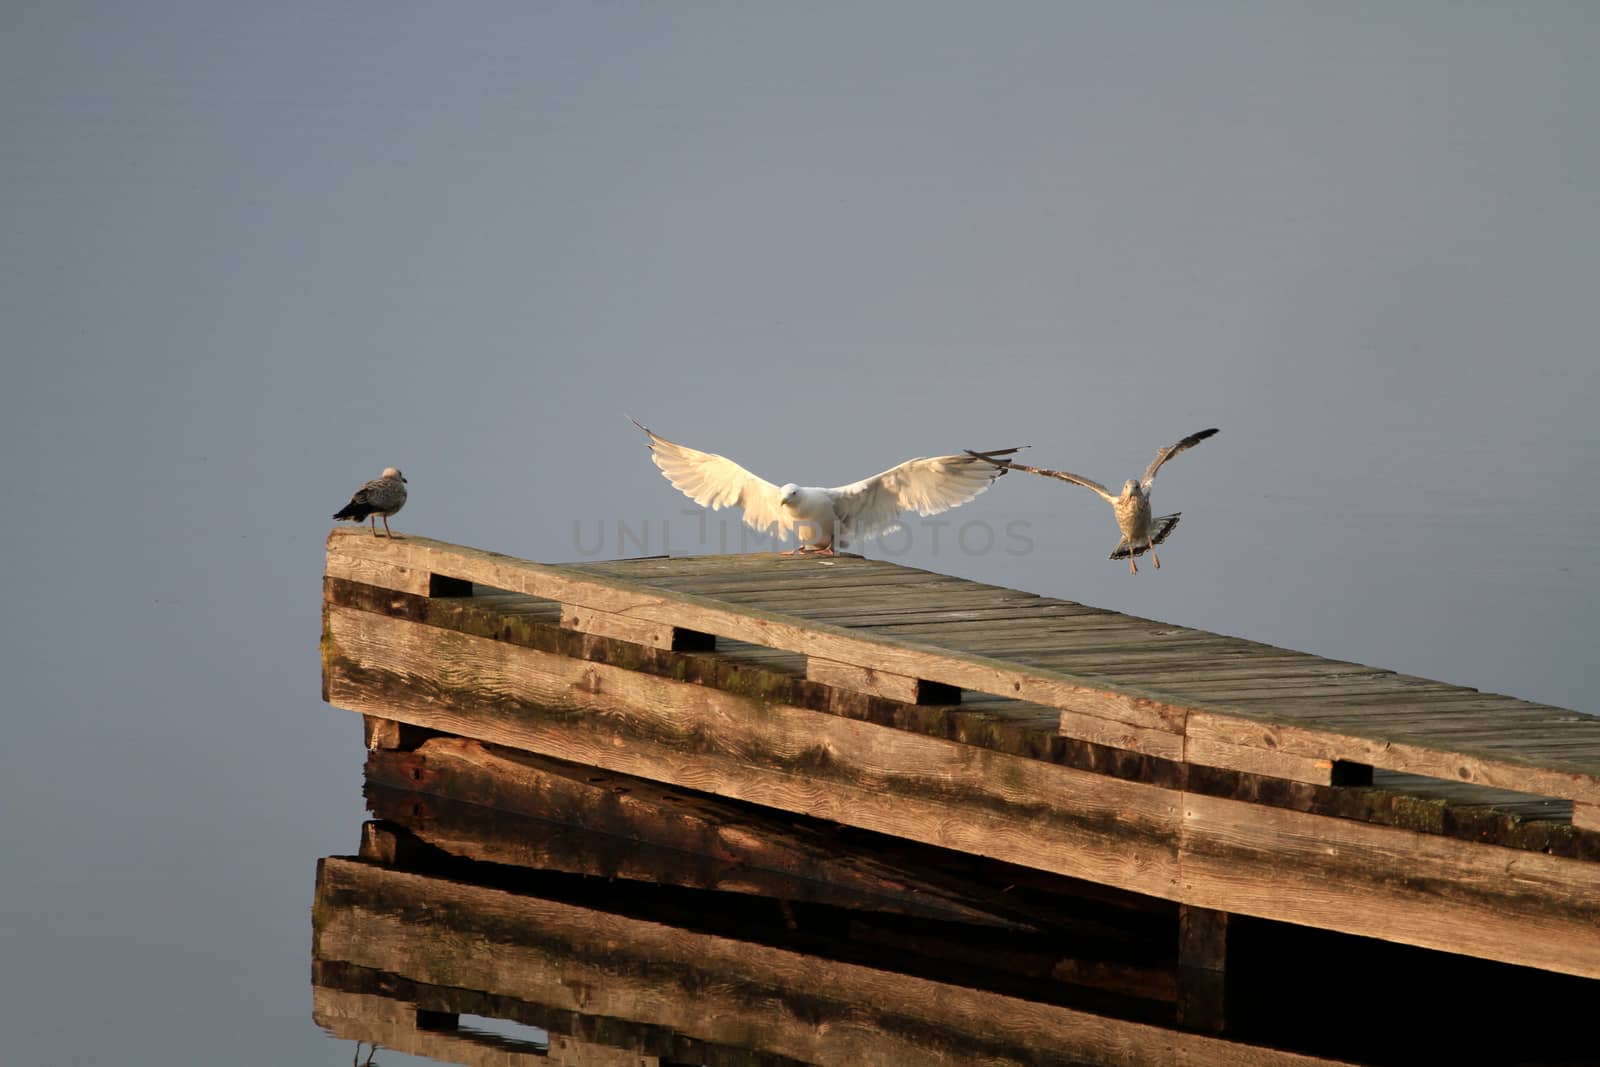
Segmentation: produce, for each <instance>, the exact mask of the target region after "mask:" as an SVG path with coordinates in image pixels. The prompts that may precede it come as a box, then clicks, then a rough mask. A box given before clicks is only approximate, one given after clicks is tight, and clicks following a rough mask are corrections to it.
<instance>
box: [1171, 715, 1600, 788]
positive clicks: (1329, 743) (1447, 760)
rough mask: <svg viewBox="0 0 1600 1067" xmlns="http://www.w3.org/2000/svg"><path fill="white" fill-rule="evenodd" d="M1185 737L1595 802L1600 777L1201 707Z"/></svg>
mask: <svg viewBox="0 0 1600 1067" xmlns="http://www.w3.org/2000/svg"><path fill="white" fill-rule="evenodd" d="M1185 741H1186V744H1187V745H1188V746H1189V747H1190V748H1192V749H1194V750H1195V751H1197V752H1209V751H1218V752H1220V751H1222V750H1221V749H1220V748H1215V747H1214V746H1218V745H1231V746H1234V747H1236V748H1241V749H1257V750H1263V751H1266V752H1269V753H1276V754H1279V755H1282V756H1287V757H1303V758H1309V759H1312V760H1328V761H1339V762H1345V763H1355V764H1363V765H1367V766H1372V767H1380V768H1383V769H1386V770H1395V771H1407V772H1410V773H1412V774H1421V775H1426V776H1428V777H1430V778H1443V779H1446V780H1448V781H1457V782H1467V783H1470V784H1474V785H1487V786H1494V787H1497V788H1500V789H1513V790H1516V791H1517V792H1521V793H1532V794H1534V795H1536V796H1548V797H1561V798H1563V799H1566V800H1575V801H1582V802H1585V803H1591V804H1593V803H1600V777H1597V776H1595V775H1593V774H1589V773H1584V772H1579V771H1567V770H1560V769H1557V768H1554V767H1542V766H1539V765H1538V764H1537V763H1535V762H1533V761H1531V760H1529V759H1527V758H1526V757H1524V756H1521V755H1520V754H1519V753H1517V752H1515V751H1505V752H1503V753H1491V752H1488V751H1486V750H1485V751H1478V752H1459V751H1450V750H1446V749H1441V748H1437V747H1433V746H1429V745H1423V744H1418V743H1415V742H1408V741H1402V740H1381V739H1378V738H1375V737H1361V736H1356V735H1354V734H1351V733H1348V732H1342V731H1334V730H1329V729H1319V728H1317V727H1315V726H1313V725H1309V724H1308V725H1294V724H1291V723H1286V722H1262V721H1252V720H1249V719H1241V718H1238V717H1235V716H1227V715H1217V714H1213V713H1211V712H1206V711H1194V712H1191V713H1190V715H1189V721H1188V726H1187V729H1186V731H1185ZM1197 762H1204V761H1203V760H1200V761H1197ZM1241 769H1244V768H1241ZM1263 773H1271V772H1263ZM1285 777H1292V775H1285ZM1302 780H1303V779H1302Z"/></svg>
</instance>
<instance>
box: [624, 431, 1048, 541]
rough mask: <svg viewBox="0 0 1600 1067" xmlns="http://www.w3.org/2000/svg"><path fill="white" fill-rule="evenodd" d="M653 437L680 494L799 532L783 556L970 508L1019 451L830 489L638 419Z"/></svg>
mask: <svg viewBox="0 0 1600 1067" xmlns="http://www.w3.org/2000/svg"><path fill="white" fill-rule="evenodd" d="M633 424H634V425H635V426H637V427H639V429H641V430H643V431H644V432H645V433H646V434H647V435H648V436H649V438H650V457H651V459H653V460H655V464H656V466H658V467H660V468H661V473H662V474H664V475H666V478H667V481H669V482H671V483H672V484H673V486H674V487H675V488H677V489H678V490H679V491H680V492H682V493H683V495H684V496H687V497H688V498H689V499H690V500H693V501H694V502H695V503H696V504H700V505H701V506H703V507H709V508H711V509H712V510H713V511H716V510H718V509H720V508H725V507H732V506H734V505H736V504H737V505H738V506H739V507H742V508H743V509H744V521H745V524H746V525H748V526H750V527H752V528H754V529H757V530H760V531H762V532H763V533H775V534H776V535H777V536H778V537H780V538H787V537H788V535H789V532H790V531H791V530H795V529H796V528H797V527H798V533H797V536H798V538H799V542H800V543H799V545H798V547H796V548H794V549H791V550H789V551H788V552H785V553H783V554H784V555H786V556H788V555H793V554H794V553H796V552H818V553H821V554H822V555H832V554H833V552H834V548H835V545H836V544H837V546H838V547H840V548H843V547H845V544H846V542H845V539H846V538H858V537H870V536H872V535H873V534H878V533H888V532H890V531H893V530H896V529H898V528H899V527H900V512H902V511H914V512H916V513H917V514H918V515H937V514H938V513H939V512H941V511H946V510H948V509H950V508H953V507H958V506H959V505H961V504H965V503H966V502H967V501H969V500H971V499H972V498H973V497H975V496H977V495H978V494H979V493H981V492H983V491H984V490H985V489H987V488H989V486H990V485H991V484H992V483H993V482H994V480H995V479H996V478H998V477H1000V475H1002V474H1004V473H1005V472H1006V468H1007V466H1008V465H1009V464H1010V462H1011V461H1010V460H1009V459H1008V458H1006V457H1008V456H1010V455H1011V454H1012V453H1013V452H1016V451H1017V449H1015V448H1002V449H997V450H996V451H993V452H975V453H972V454H970V455H953V456H934V457H931V458H925V459H908V460H906V461H905V462H904V463H901V464H899V465H898V466H895V467H890V468H889V469H888V470H886V471H884V472H883V473H881V474H875V475H873V476H872V477H871V478H863V479H862V480H861V481H859V482H852V483H850V484H849V485H841V486H836V487H834V488H832V489H824V488H821V487H819V486H802V485H796V484H794V483H793V482H790V483H789V484H787V485H783V486H778V485H774V484H773V483H771V482H769V481H767V480H766V479H765V478H762V477H760V476H758V475H755V474H751V473H750V472H749V471H747V470H745V469H744V468H743V467H741V466H739V464H737V463H735V462H734V461H733V460H731V459H729V458H728V457H726V456H719V455H717V454H716V453H714V452H701V451H699V450H698V449H693V448H688V447H686V446H684V445H680V444H675V443H673V442H671V441H668V440H667V439H666V438H664V437H660V436H658V435H657V434H655V433H653V432H652V431H651V430H650V428H649V427H648V426H645V425H644V424H643V423H641V422H639V420H637V419H635V420H633Z"/></svg>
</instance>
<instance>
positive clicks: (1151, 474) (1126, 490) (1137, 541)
mask: <svg viewBox="0 0 1600 1067" xmlns="http://www.w3.org/2000/svg"><path fill="white" fill-rule="evenodd" d="M1216 432H1217V431H1216V428H1215V427H1213V428H1212V429H1209V430H1201V431H1200V432H1199V433H1192V434H1190V435H1189V436H1188V437H1185V438H1184V439H1183V440H1181V441H1179V442H1178V443H1177V444H1175V445H1168V446H1167V447H1166V448H1163V449H1162V450H1161V451H1159V452H1157V453H1156V458H1155V459H1153V460H1151V461H1150V466H1149V467H1147V468H1146V469H1145V472H1144V477H1143V478H1129V479H1128V480H1127V481H1126V482H1123V483H1122V494H1121V495H1120V496H1112V495H1111V493H1110V492H1109V491H1107V489H1106V487H1105V486H1103V485H1101V484H1100V483H1099V482H1097V481H1093V480H1092V479H1089V478H1085V477H1083V476H1082V475H1078V474H1068V473H1067V472H1066V471H1053V470H1046V469H1045V468H1043V467H1025V466H1023V465H1022V464H1021V463H1008V464H1007V466H1009V467H1010V468H1011V469H1012V470H1019V471H1027V472H1029V473H1030V474H1042V475H1044V476H1045V477H1046V478H1060V479H1061V480H1062V481H1064V482H1071V483H1072V484H1073V485H1081V486H1083V487H1084V488H1085V489H1093V490H1094V491H1095V492H1097V493H1099V494H1100V498H1101V499H1102V500H1104V501H1105V502H1106V503H1108V504H1110V505H1111V509H1112V510H1113V511H1115V512H1116V513H1117V526H1118V528H1120V529H1121V530H1122V540H1121V541H1120V542H1118V543H1117V547H1116V548H1114V549H1112V551H1111V556H1110V558H1111V559H1126V560H1127V561H1128V573H1130V574H1138V573H1139V566H1138V564H1136V563H1134V562H1133V557H1135V556H1137V555H1139V554H1141V553H1143V552H1145V551H1146V550H1148V551H1149V553H1150V558H1151V559H1153V560H1155V564H1156V569H1157V570H1160V569H1161V557H1160V556H1158V555H1156V546H1157V545H1159V544H1161V543H1162V542H1163V541H1165V540H1166V539H1167V536H1168V535H1169V534H1171V533H1172V531H1173V530H1174V529H1175V528H1176V527H1177V525H1178V517H1179V516H1180V515H1181V514H1182V513H1181V512H1173V513H1172V514H1171V515H1159V516H1157V517H1156V518H1154V519H1152V518H1151V517H1150V483H1151V482H1153V481H1155V480H1156V471H1158V470H1160V469H1161V465H1162V464H1163V463H1165V462H1166V461H1167V460H1169V459H1171V458H1172V457H1173V456H1176V455H1177V454H1178V453H1179V452H1183V451H1185V450H1187V449H1190V448H1193V447H1194V446H1195V445H1197V444H1199V443H1200V442H1201V441H1204V440H1205V439H1206V438H1208V437H1210V436H1212V435H1213V434H1215V433H1216ZM967 455H969V456H978V457H982V456H983V453H981V452H970V451H969V452H968V453H967Z"/></svg>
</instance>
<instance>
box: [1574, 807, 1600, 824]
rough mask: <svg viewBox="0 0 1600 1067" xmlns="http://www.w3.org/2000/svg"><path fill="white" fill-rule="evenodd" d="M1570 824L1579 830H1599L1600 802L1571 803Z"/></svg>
mask: <svg viewBox="0 0 1600 1067" xmlns="http://www.w3.org/2000/svg"><path fill="white" fill-rule="evenodd" d="M1572 825H1573V826H1575V827H1577V828H1578V829H1580V830H1600V804H1591V803H1588V802H1584V803H1579V804H1574V805H1572Z"/></svg>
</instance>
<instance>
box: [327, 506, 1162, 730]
mask: <svg viewBox="0 0 1600 1067" xmlns="http://www.w3.org/2000/svg"><path fill="white" fill-rule="evenodd" d="M367 540H368V541H373V542H374V544H375V545H376V544H377V541H378V539H375V538H371V537H369V538H367ZM328 552H329V555H330V556H333V555H340V554H348V555H354V556H358V557H361V558H378V559H385V560H388V559H392V560H394V561H396V562H399V563H401V564H403V565H407V566H411V567H414V568H415V567H427V568H428V569H430V570H431V571H433V572H434V573H444V574H449V575H450V576H452V577H459V578H464V579H466V580H469V581H473V582H479V583H481V584H484V585H489V586H493V587H495V588H498V589H510V590H513V591H516V592H523V593H527V594H529V595H531V596H537V597H541V598H543V599H546V600H557V601H560V602H562V603H570V604H584V605H585V606H587V607H589V608H592V609H596V610H600V611H608V612H612V613H614V614H619V615H628V616H631V617H634V618H639V619H648V620H653V621H657V622H668V623H672V624H674V625H681V626H684V627H686V628H689V629H694V630H698V631H701V632H703V633H710V634H715V635H717V636H718V637H728V638H732V639H734V640H740V641H749V642H751V643H752V644H759V645H768V646H772V647H777V648H783V649H785V650H787V651H791V652H803V653H805V654H807V655H816V656H821V657H823V658H825V659H832V660H836V661H838V662H841V663H850V664H852V665H854V666H858V667H868V666H870V667H873V668H874V669H882V670H887V671H891V672H893V673H896V674H904V675H909V676H912V677H917V678H926V679H928V680H929V681H934V682H941V683H943V684H945V685H950V686H954V687H956V688H959V689H973V690H977V691H979V692H985V693H993V694H994V695H996V696H1008V697H1015V698H1017V699H1020V700H1028V701H1032V702H1034V703H1040V704H1050V705H1052V706H1055V707H1059V708H1062V709H1063V710H1064V711H1067V712H1070V713H1071V723H1072V726H1073V728H1078V724H1079V723H1080V722H1082V721H1083V720H1102V719H1103V720H1108V721H1109V723H1111V724H1115V725H1116V729H1115V730H1114V733H1115V734H1116V736H1117V737H1118V739H1119V742H1117V743H1121V744H1122V745H1123V746H1124V747H1129V746H1134V747H1136V750H1138V751H1144V752H1149V753H1150V754H1151V755H1157V756H1161V757H1162V758H1168V759H1175V758H1178V756H1179V754H1180V752H1181V748H1182V745H1181V743H1180V741H1179V739H1178V738H1177V737H1176V733H1177V732H1178V731H1179V730H1181V729H1182V723H1183V718H1184V716H1185V714H1186V713H1187V710H1188V709H1186V708H1181V707H1175V706H1173V705H1170V704H1168V703H1166V702H1163V701H1161V700H1158V699H1154V698H1152V697H1151V696H1149V695H1147V694H1143V693H1140V692H1138V691H1137V690H1133V689H1129V690H1126V691H1117V692H1113V691H1107V690H1105V689H1101V688H1097V687H1093V686H1086V685H1083V684H1081V683H1080V682H1079V681H1078V680H1077V679H1074V678H1072V677H1070V676H1069V675H1066V674H1064V673H1061V672H1052V671H1038V670H1019V669H1018V668H1017V667H1016V665H1014V664H1007V663H1003V662H999V661H996V660H992V659H988V658H985V657H981V656H973V655H968V654H964V653H959V652H952V651H949V650H945V649H938V648H929V647H925V646H919V645H916V644H913V643H910V642H902V641H899V640H895V639H892V638H887V637H881V636H874V637H872V638H870V639H864V638H862V637H860V636H859V635H856V634H852V633H850V632H848V631H845V630H843V629H841V628H838V627H834V626H830V625H827V624H823V623H815V622H810V623H800V622H797V621H795V620H793V619H791V618H786V617H784V616H781V615H776V614H773V613H770V612H765V611H762V610H759V609H755V608H751V607H740V608H733V607H729V606H726V605H720V604H717V603H715V602H713V601H708V600H705V599H703V598H697V597H690V596H688V595H686V594H680V593H676V592H672V591H670V590H653V589H646V588H643V587H640V586H636V585H631V584H622V583H621V582H617V584H611V585H607V584H602V583H601V582H599V581H598V580H596V579H593V578H591V577H588V576H585V575H582V574H578V573H571V572H566V571H563V570H562V569H560V568H557V567H551V566H548V565H546V564H539V563H531V562H528V561H526V560H518V559H513V558H512V557H509V556H499V555H496V554H494V553H489V552H482V551H479V550H477V549H470V548H465V547H461V546H455V545H447V544H443V543H441V542H437V541H430V540H428V539H427V538H420V537H408V538H407V539H405V540H403V541H388V540H387V539H384V540H383V541H382V545H381V546H379V547H373V546H369V545H364V544H362V543H361V541H360V539H359V538H356V537H351V536H348V535H347V531H341V530H334V531H333V532H332V533H331V534H330V535H329V538H328ZM1086 739H1088V740H1096V738H1093V737H1088V738H1086ZM1139 746H1142V747H1139Z"/></svg>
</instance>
